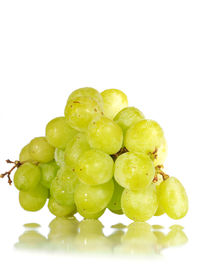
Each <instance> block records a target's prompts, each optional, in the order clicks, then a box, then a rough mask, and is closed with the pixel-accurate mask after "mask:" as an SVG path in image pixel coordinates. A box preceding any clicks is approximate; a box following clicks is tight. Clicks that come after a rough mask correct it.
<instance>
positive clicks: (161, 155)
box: [153, 138, 167, 166]
mask: <svg viewBox="0 0 200 267" xmlns="http://www.w3.org/2000/svg"><path fill="white" fill-rule="evenodd" d="M166 158H167V141H166V139H165V138H163V143H162V144H161V145H160V147H159V148H158V151H157V152H156V157H155V158H154V159H153V163H154V166H158V165H163V164H164V162H165V160H166Z"/></svg>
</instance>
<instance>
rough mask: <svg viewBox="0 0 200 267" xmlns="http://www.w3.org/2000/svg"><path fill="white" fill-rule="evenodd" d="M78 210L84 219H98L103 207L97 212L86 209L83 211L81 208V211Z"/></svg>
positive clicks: (102, 212)
mask: <svg viewBox="0 0 200 267" xmlns="http://www.w3.org/2000/svg"><path fill="white" fill-rule="evenodd" d="M78 212H79V214H80V215H81V216H83V217H84V218H85V219H98V218H99V217H101V216H102V215H103V214H104V212H105V209H103V210H101V211H99V212H97V213H87V211H83V210H81V211H79V210H78Z"/></svg>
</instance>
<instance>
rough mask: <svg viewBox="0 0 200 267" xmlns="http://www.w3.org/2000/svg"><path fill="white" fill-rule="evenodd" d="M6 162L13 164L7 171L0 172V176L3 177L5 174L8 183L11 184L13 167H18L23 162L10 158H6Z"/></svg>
mask: <svg viewBox="0 0 200 267" xmlns="http://www.w3.org/2000/svg"><path fill="white" fill-rule="evenodd" d="M6 163H8V164H14V166H13V167H12V168H11V169H10V170H9V171H7V172H5V173H2V174H0V178H4V177H5V176H7V178H8V183H9V185H11V184H12V180H11V177H10V175H11V173H12V172H13V171H14V169H15V168H19V167H20V166H21V165H22V164H23V162H20V161H19V160H15V161H11V160H9V159H7V160H6Z"/></svg>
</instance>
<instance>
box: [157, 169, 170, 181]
mask: <svg viewBox="0 0 200 267" xmlns="http://www.w3.org/2000/svg"><path fill="white" fill-rule="evenodd" d="M163 168H164V166H163V165H157V166H156V167H155V170H156V175H155V177H154V179H153V183H156V182H157V181H158V177H157V175H158V174H160V175H162V178H163V180H167V179H168V178H169V177H170V176H169V175H168V174H166V173H165V172H164V171H163V170H162V169H163Z"/></svg>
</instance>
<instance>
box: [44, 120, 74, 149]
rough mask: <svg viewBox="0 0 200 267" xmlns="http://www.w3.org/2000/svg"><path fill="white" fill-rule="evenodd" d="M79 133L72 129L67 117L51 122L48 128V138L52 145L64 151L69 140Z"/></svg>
mask: <svg viewBox="0 0 200 267" xmlns="http://www.w3.org/2000/svg"><path fill="white" fill-rule="evenodd" d="M76 133H77V131H76V130H75V129H73V128H71V127H70V126H69V125H68V123H67V121H66V119H65V117H58V118H55V119H53V120H51V121H50V122H49V123H48V124H47V126H46V138H47V141H48V142H49V144H50V145H52V146H54V147H57V148H61V149H64V148H65V146H66V144H67V143H68V142H69V140H70V139H71V138H72V137H73V136H74V135H75V134H76Z"/></svg>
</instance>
